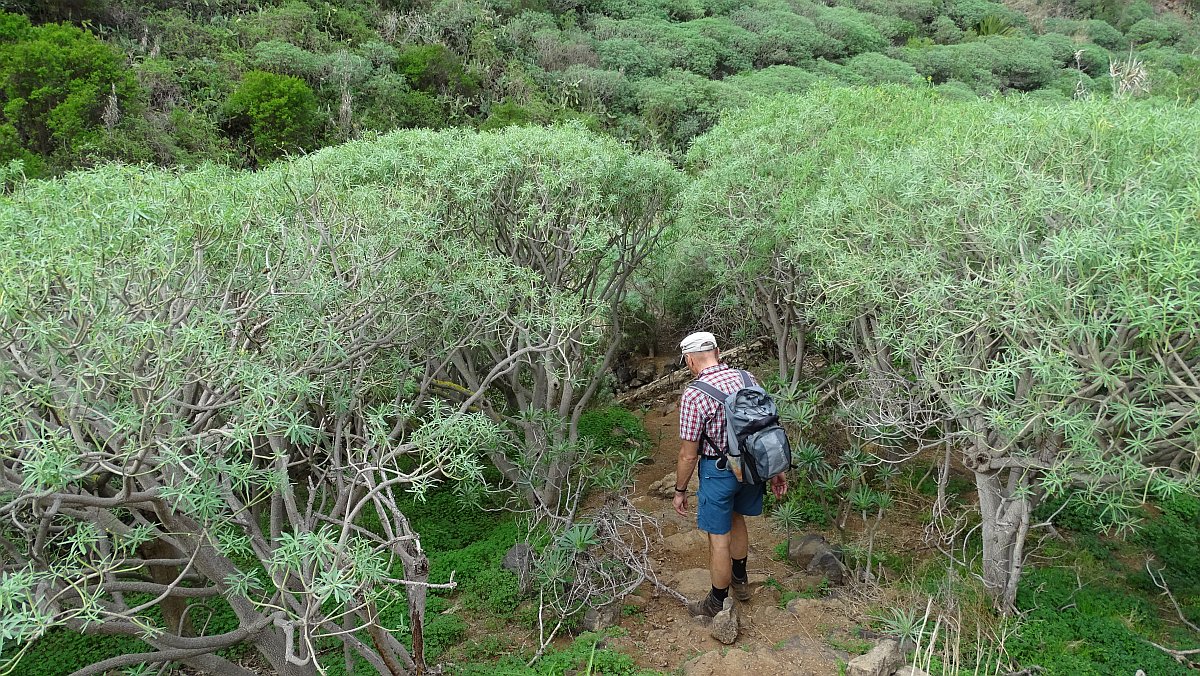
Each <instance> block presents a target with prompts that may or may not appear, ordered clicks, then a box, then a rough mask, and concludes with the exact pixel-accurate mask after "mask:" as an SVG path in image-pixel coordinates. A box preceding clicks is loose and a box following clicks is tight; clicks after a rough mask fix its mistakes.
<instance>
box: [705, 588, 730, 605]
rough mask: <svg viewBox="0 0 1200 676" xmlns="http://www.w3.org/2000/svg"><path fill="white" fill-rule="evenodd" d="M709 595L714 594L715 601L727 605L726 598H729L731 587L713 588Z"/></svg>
mask: <svg viewBox="0 0 1200 676" xmlns="http://www.w3.org/2000/svg"><path fill="white" fill-rule="evenodd" d="M709 593H711V594H712V597H713V598H714V599H716V600H718V601H720V602H721V603H725V597H726V596H729V587H725V588H724V589H717V588H716V587H713V588H712V591H711V592H709Z"/></svg>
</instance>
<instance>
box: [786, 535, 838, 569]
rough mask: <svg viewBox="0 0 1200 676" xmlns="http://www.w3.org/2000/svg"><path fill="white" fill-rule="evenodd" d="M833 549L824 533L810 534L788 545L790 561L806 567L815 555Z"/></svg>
mask: <svg viewBox="0 0 1200 676" xmlns="http://www.w3.org/2000/svg"><path fill="white" fill-rule="evenodd" d="M827 551H832V550H831V549H830V547H829V542H828V541H826V540H825V536H824V535H820V534H816V533H814V534H810V535H805V536H804V537H801V538H797V539H794V540H792V544H791V546H790V547H788V561H791V562H792V563H793V564H795V565H797V566H799V567H800V568H804V567H806V566H807V565H808V564H809V562H810V561H812V560H813V557H815V556H816V555H818V554H820V553H822V552H827Z"/></svg>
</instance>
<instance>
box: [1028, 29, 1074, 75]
mask: <svg viewBox="0 0 1200 676" xmlns="http://www.w3.org/2000/svg"><path fill="white" fill-rule="evenodd" d="M1037 41H1038V44H1040V45H1042V46H1043V47H1045V48H1046V49H1048V50H1050V56H1051V57H1052V58H1053V59H1054V62H1055V63H1056V64H1057V65H1058V66H1060V67H1062V66H1073V65H1074V64H1075V47H1076V45H1075V41H1074V40H1072V39H1071V38H1069V37H1067V36H1066V35H1063V34H1062V33H1045V34H1043V35H1039V36H1038V37H1037Z"/></svg>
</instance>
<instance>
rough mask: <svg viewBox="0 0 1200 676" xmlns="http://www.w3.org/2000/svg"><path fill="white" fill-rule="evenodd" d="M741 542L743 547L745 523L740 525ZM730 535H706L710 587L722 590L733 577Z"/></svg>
mask: <svg viewBox="0 0 1200 676" xmlns="http://www.w3.org/2000/svg"><path fill="white" fill-rule="evenodd" d="M742 528H743V529H742V540H743V546H745V523H744V522H743V524H742ZM731 535H732V533H725V534H723V535H713V534H712V533H709V534H708V574H709V576H710V577H712V586H714V587H716V588H717V589H724V588H726V587H728V586H729V580H730V578H731V577H732V576H733V561H731V560H730V559H729V541H730V539H731Z"/></svg>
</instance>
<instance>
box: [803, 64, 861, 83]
mask: <svg viewBox="0 0 1200 676" xmlns="http://www.w3.org/2000/svg"><path fill="white" fill-rule="evenodd" d="M809 68H812V72H813V73H814V74H816V75H817V76H818V77H821V78H826V79H829V80H834V81H837V82H840V83H842V84H846V85H850V86H858V85H865V84H867V80H866V78H864V77H863V76H862V75H859V74H858V72H857V71H855V70H854V69H852V68H850V67H849V66H844V65H842V64H840V63H838V62H836V61H826V60H825V59H817V60H816V61H814V62H813V63H812V65H810V66H809Z"/></svg>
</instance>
